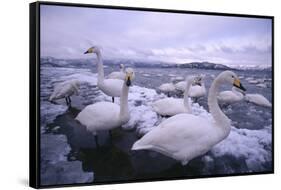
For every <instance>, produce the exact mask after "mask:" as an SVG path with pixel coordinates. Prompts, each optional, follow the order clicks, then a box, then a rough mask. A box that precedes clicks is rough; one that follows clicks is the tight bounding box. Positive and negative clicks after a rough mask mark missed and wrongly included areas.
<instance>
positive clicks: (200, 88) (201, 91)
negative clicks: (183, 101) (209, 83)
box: [189, 77, 206, 98]
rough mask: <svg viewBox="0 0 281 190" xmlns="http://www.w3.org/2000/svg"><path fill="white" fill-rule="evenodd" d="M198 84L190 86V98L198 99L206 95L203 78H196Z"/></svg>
mask: <svg viewBox="0 0 281 190" xmlns="http://www.w3.org/2000/svg"><path fill="white" fill-rule="evenodd" d="M198 83H199V85H194V86H191V87H190V89H189V96H190V97H192V98H200V97H202V96H205V95H206V87H205V82H204V81H203V77H198Z"/></svg>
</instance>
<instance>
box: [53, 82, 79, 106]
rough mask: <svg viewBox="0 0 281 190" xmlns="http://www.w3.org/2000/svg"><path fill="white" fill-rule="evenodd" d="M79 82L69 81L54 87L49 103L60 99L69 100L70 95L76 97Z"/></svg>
mask: <svg viewBox="0 0 281 190" xmlns="http://www.w3.org/2000/svg"><path fill="white" fill-rule="evenodd" d="M79 86H80V82H79V81H78V80H70V81H65V82H62V83H60V84H58V85H56V86H55V88H54V91H53V93H52V95H51V96H50V98H49V101H54V100H58V99H62V98H70V96H72V95H78V93H79Z"/></svg>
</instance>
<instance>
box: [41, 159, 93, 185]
mask: <svg viewBox="0 0 281 190" xmlns="http://www.w3.org/2000/svg"><path fill="white" fill-rule="evenodd" d="M81 168H82V163H81V162H80V161H72V162H63V161H62V162H57V163H55V164H52V165H49V166H48V167H46V168H45V170H44V173H43V175H42V176H41V182H42V183H41V185H66V184H74V183H90V182H92V181H93V178H94V176H93V173H91V172H87V173H83V172H80V170H81Z"/></svg>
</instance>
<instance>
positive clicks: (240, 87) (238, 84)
mask: <svg viewBox="0 0 281 190" xmlns="http://www.w3.org/2000/svg"><path fill="white" fill-rule="evenodd" d="M233 86H235V87H237V88H239V89H241V90H243V91H246V88H244V86H243V85H242V84H241V82H240V80H239V79H235V80H234V83H233Z"/></svg>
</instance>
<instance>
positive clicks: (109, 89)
mask: <svg viewBox="0 0 281 190" xmlns="http://www.w3.org/2000/svg"><path fill="white" fill-rule="evenodd" d="M89 53H95V54H96V55H97V59H98V64H97V69H98V84H97V85H98V87H99V89H100V90H101V91H102V92H103V93H105V94H106V95H108V96H111V97H112V102H114V97H120V96H121V92H122V86H123V80H121V79H104V71H103V61H102V56H101V51H100V49H99V48H98V47H96V46H93V47H91V48H89V49H88V50H87V51H86V52H85V53H84V54H89Z"/></svg>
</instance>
